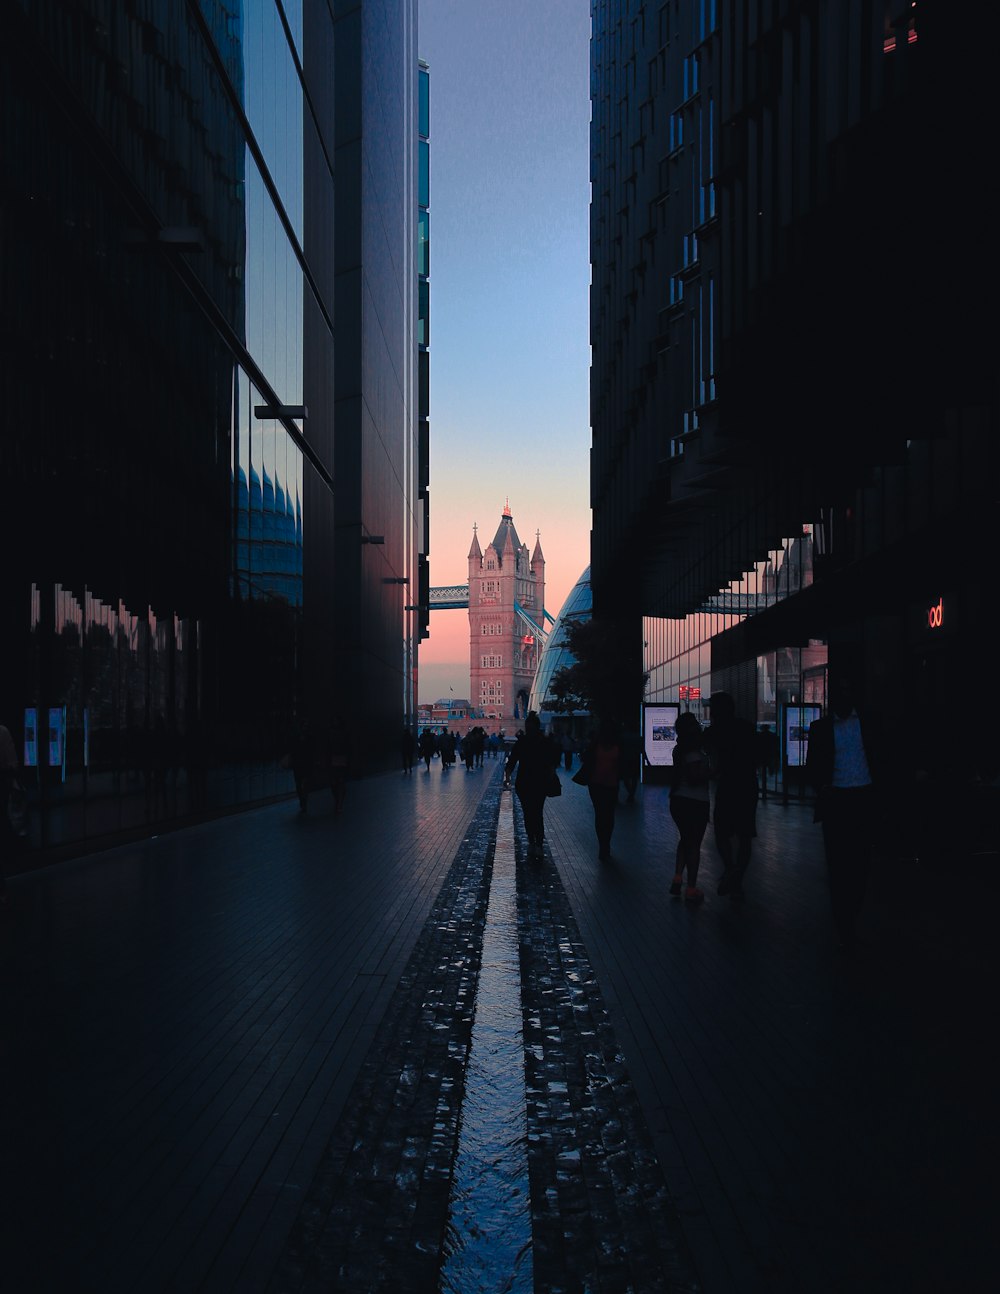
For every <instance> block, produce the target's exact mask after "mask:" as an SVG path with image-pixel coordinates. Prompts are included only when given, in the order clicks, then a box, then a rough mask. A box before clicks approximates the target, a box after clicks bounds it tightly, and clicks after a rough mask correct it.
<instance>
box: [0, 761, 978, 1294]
mask: <svg viewBox="0 0 1000 1294" xmlns="http://www.w3.org/2000/svg"><path fill="white" fill-rule="evenodd" d="M496 771H497V770H496V766H492V765H491V763H490V761H487V763H486V768H485V769H484V770H483V772H479V773H473V774H468V773H466V772H465V771H464V770H463V769H461V768H458V769H455V770H453V771H451V772H449V773H447V774H443V773H442V771H441V769H440V766H439V764H438V763H437V762H435V763H434V764H433V765H432V771H431V772H430V773H429V774H427V773H424V772H423V771H422V770H420V771H418V772H416V773H414V775H413V777H412V778H404V777H402V776H401V775H400V776H397V777H384V778H379V779H373V780H371V781H368V782H361V783H352V785H351V787H350V794H349V798H348V801H347V804H346V806H345V809H344V813H343V815H342V817H341V818H340V819H339V820H336V821H335V820H334V819H333V816H332V812H331V806H330V805H329V803H324V802H323V801H321V800H320V799H319V798H318V797H317V798H316V799H315V800H314V802H313V803H311V805H310V812H309V815H308V816H307V817H305V818H300V817H299V815H298V813H297V809H296V807H295V806H294V803H292V802H290V803H283V804H278V805H272V806H269V807H267V808H263V809H259V810H254V811H251V812H248V813H245V814H240V815H238V816H235V817H231V818H227V819H224V820H220V821H218V822H214V823H208V824H205V825H202V826H199V827H196V828H192V829H188V830H185V831H181V832H177V833H174V834H171V835H165V836H162V837H160V838H159V839H155V840H151V841H148V842H144V843H142V844H138V845H129V846H123V847H121V848H119V849H116V850H111V851H108V852H106V853H104V854H101V855H95V856H92V857H89V858H86V859H82V860H78V861H76V862H70V863H63V864H60V865H58V866H56V867H51V868H47V869H44V870H41V871H37V872H34V873H28V874H25V875H22V876H19V877H15V878H12V879H11V881H10V900H9V902H8V904H7V905H6V909H5V910H4V911H3V912H2V914H0V941H2V954H0V965H2V973H3V982H4V987H3V995H2V1002H0V1012H2V1041H3V1050H2V1054H0V1065H2V1075H3V1088H2V1090H3V1101H2V1106H0V1138H2V1142H0V1144H2V1146H3V1164H4V1168H3V1174H2V1177H3V1182H4V1200H3V1202H2V1205H0V1226H2V1228H3V1240H4V1248H3V1269H2V1270H3V1273H4V1276H3V1280H4V1289H5V1290H11V1291H18V1292H20V1291H48V1290H60V1291H62V1290H66V1291H90V1290H94V1291H98V1290H99V1291H102V1292H104V1291H106V1292H108V1294H110V1292H112V1291H118V1290H121V1291H126V1290H127V1291H133V1290H142V1291H144V1292H145V1291H157V1290H163V1291H168V1290H169V1291H174V1290H176V1291H181V1290H184V1291H187V1290H206V1291H215V1290H219V1291H223V1290H227V1291H228V1290H233V1291H240V1292H242V1291H255V1290H265V1289H270V1290H272V1291H273V1290H284V1289H289V1290H291V1289H317V1290H318V1289H345V1290H357V1289H377V1288H385V1289H396V1290H404V1289H435V1288H436V1284H437V1263H438V1247H439V1245H440V1233H441V1229H442V1226H443V1225H444V1223H445V1222H446V1199H447V1183H448V1174H449V1171H450V1155H451V1151H452V1147H453V1145H454V1137H455V1132H456V1126H457V1120H458V1108H459V1099H460V1092H461V1085H462V1067H463V1058H464V1049H465V1047H466V1045H467V1037H468V1030H469V1022H470V1019H471V1009H472V1003H473V1001H474V984H475V976H476V973H477V967H478V956H479V950H480V947H481V933H482V923H483V920H484V915H485V902H486V894H487V893H488V886H489V875H490V870H491V866H492V853H491V850H492V848H493V842H494V840H495V829H496V821H497V814H498V813H500V812H508V813H509V812H510V805H511V797H510V796H507V795H501V794H500V792H499V788H498V785H497V778H496ZM563 779H564V793H563V795H562V796H561V797H559V798H558V799H556V800H551V801H549V802H548V804H547V808H546V823H547V837H548V850H549V856H548V857H547V859H546V861H545V863H543V864H542V865H540V866H536V865H533V864H529V863H527V862H526V860H525V859H524V858H523V856H519V863H518V866H519V875H518V890H519V897H518V902H519V928H520V930H521V934H522V939H521V959H522V993H523V994H524V1012H523V1014H524V1020H525V1043H526V1058H527V1062H526V1078H527V1087H528V1093H527V1096H528V1112H529V1175H530V1178H531V1202H532V1222H533V1248H534V1250H535V1255H534V1258H535V1288H536V1289H538V1290H553V1291H555V1290H556V1289H565V1290H567V1291H572V1290H580V1291H583V1290H584V1289H593V1290H598V1289H600V1290H626V1289H633V1290H635V1291H637V1292H640V1291H642V1290H644V1289H649V1290H654V1289H661V1288H666V1289H671V1288H673V1289H682V1288H684V1289H690V1288H700V1289H702V1290H704V1291H706V1292H707V1294H729V1292H730V1291H738V1292H740V1294H742V1291H751V1290H761V1291H765V1290H767V1291H770V1290H775V1291H790V1292H791V1291H814V1290H815V1291H831V1292H832V1291H840V1290H843V1291H854V1290H859V1291H882V1290H885V1291H894V1290H907V1291H911V1290H912V1291H920V1290H927V1291H930V1290H935V1291H937V1290H942V1289H948V1290H978V1289H987V1288H990V1289H992V1288H994V1286H995V1273H996V1270H997V1257H998V1252H997V1241H996V1227H995V1223H994V1215H995V1208H994V1199H995V1191H994V1190H993V1188H992V1171H993V1163H994V1160H995V1152H996V1149H997V1146H996V1116H995V1112H994V1106H995V1102H996V1098H995V1093H994V1087H995V1081H994V1070H995V1065H994V1061H993V1051H994V1044H993V1036H992V1035H993V1032H994V1020H995V1015H996V1013H995V1010H993V1009H991V1008H992V1003H993V995H994V986H995V985H996V983H997V977H996V969H997V968H996V941H995V939H994V936H993V930H992V927H993V922H994V913H995V911H996V906H995V901H996V897H997V868H998V860H997V859H996V857H992V858H983V859H979V860H975V859H974V860H965V861H964V862H962V863H961V864H959V863H955V864H954V865H953V866H951V867H948V866H944V867H941V866H938V867H936V868H935V869H934V870H933V871H932V870H930V869H929V868H927V867H926V866H922V865H917V864H912V863H911V864H906V863H903V862H898V861H897V862H888V861H884V862H883V863H882V865H881V866H880V868H879V870H878V872H877V874H876V877H875V884H874V886H873V893H872V895H871V901H870V903H869V906H868V910H867V912H866V916H865V929H864V931H863V933H865V934H866V936H867V938H868V947H867V948H863V949H862V950H860V951H859V953H858V954H857V955H856V956H854V957H853V958H852V959H850V960H845V959H844V957H843V955H842V954H839V953H838V952H837V951H836V949H835V947H834V944H833V940H832V935H831V931H830V928H829V919H828V911H827V906H826V896H825V892H824V882H823V872H822V862H821V856H820V842H819V832H818V829H817V828H814V827H813V826H812V825H811V822H810V820H809V819H810V815H809V813H808V810H807V809H806V808H804V807H802V806H798V805H791V806H788V807H782V806H781V805H780V803H779V804H775V803H773V802H769V803H768V804H766V805H762V806H761V809H760V814H759V827H760V837H759V839H758V841H757V842H756V844H755V856H754V862H753V864H752V872H751V876H750V880H749V884H748V900H747V902H746V903H745V904H743V905H742V906H736V905H734V904H732V903H730V902H729V901H728V900H722V899H718V898H716V897H715V895H714V892H713V890H714V886H711V884H707V885H706V889H707V890H708V893H709V898H708V900H707V902H706V903H705V904H704V905H703V906H702V907H701V908H696V909H692V908H690V907H688V906H686V905H684V904H683V903H679V902H677V901H676V900H671V899H670V898H669V896H668V894H667V884H668V882H669V875H670V871H671V870H672V867H671V864H672V859H673V852H674V844H675V840H676V837H675V833H674V829H673V825H672V823H671V821H670V819H669V814H668V811H667V801H666V795H665V793H664V792H663V791H662V790H661V789H660V788H644V789H643V790H640V793H639V800H638V801H637V803H635V804H633V805H624V804H623V805H622V806H621V808H620V809H619V813H618V822H617V825H616V832H615V838H614V855H615V861H614V862H612V863H611V864H607V865H602V864H599V863H598V862H597V859H596V840H595V838H594V836H593V825H592V814H591V810H590V804H589V799H588V797H587V795H586V793H585V792H584V791H582V790H581V789H580V788H577V787H575V786H573V785H572V784H571V783H570V782H569V780H568V778H567V777H566V776H565V774H563ZM710 837H711V833H709V838H708V839H707V840H706V846H705V850H704V853H703V857H704V859H705V875H706V881H708V882H711V880H713V879H714V878H715V876H716V875H717V866H716V863H715V860H714V859H713V858H712V850H711V838H710ZM522 846H523V838H522V839H521V844H519V846H518V848H519V853H520V854H521V855H523V848H522ZM359 1130H360V1131H361V1132H362V1133H363V1135H359ZM560 1138H561V1140H560ZM387 1184H391V1189H390V1190H389V1193H388V1194H386V1190H387ZM616 1184H617V1185H616ZM616 1190H617V1192H618V1193H617V1195H616ZM636 1201H642V1206H641V1207H636ZM338 1228H339V1230H338ZM374 1235H377V1237H378V1238H377V1240H376V1241H375V1242H374V1243H372V1242H371V1239H370V1238H371V1237H372V1236H374ZM338 1246H339V1248H338ZM587 1255H591V1257H587ZM595 1255H596V1257H593V1256H595ZM470 1294H471V1292H470Z"/></svg>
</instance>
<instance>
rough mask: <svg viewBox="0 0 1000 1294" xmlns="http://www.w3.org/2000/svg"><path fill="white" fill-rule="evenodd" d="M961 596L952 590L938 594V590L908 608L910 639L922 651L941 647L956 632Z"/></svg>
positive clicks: (912, 603) (959, 615)
mask: <svg viewBox="0 0 1000 1294" xmlns="http://www.w3.org/2000/svg"><path fill="white" fill-rule="evenodd" d="M960 602H961V598H960V595H959V594H958V593H957V592H956V591H955V590H954V589H950V590H948V589H946V590H945V591H944V592H943V593H939V592H938V591H937V589H934V590H933V592H930V593H928V594H927V595H925V597H924V598H923V599H921V601H919V602H911V603H910V605H909V607H908V608H907V622H908V626H909V638H910V642H911V643H912V644H913V646H915V647H919V648H920V649H921V650H924V651H926V650H928V649H930V648H934V647H939V646H942V647H943V646H944V645H945V644H946V643H948V642H949V641H950V640H951V639H953V638H954V637H955V636H956V634H957V633H958V631H959V620H960V619H961V614H962V608H961V606H960Z"/></svg>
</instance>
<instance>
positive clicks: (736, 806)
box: [705, 692, 757, 901]
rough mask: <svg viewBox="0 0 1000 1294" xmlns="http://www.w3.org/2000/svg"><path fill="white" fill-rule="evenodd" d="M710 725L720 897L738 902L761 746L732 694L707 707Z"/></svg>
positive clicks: (752, 832) (753, 829)
mask: <svg viewBox="0 0 1000 1294" xmlns="http://www.w3.org/2000/svg"><path fill="white" fill-rule="evenodd" d="M709 713H710V714H711V716H712V722H711V723H710V724H709V727H708V730H707V731H706V733H705V750H706V751H707V753H708V757H709V761H710V763H711V767H712V780H713V782H714V783H715V804H714V806H713V811H712V823H713V826H714V828H715V847H716V849H717V850H718V851H719V857H720V858H721V859H722V865H723V869H724V870H723V873H722V876H721V878H720V880H719V884H718V887H717V891H716V892H717V893H719V894H728V895H730V896H731V897H732V898H733V899H735V900H737V901H738V900H740V899H742V898H743V897H744V893H743V882H744V879H745V877H746V873H747V868H748V867H749V865H750V851H751V848H752V843H753V839H754V837H755V836H756V835H757V741H756V733H755V732H754V728H753V724H751V723H749V722H748V721H747V720H746V719H741V718H739V716H738V715H737V713H736V703H735V702H734V701H733V698H732V697H731V696H730V695H729V693H728V692H715V693H713V695H712V698H711V700H710V701H709Z"/></svg>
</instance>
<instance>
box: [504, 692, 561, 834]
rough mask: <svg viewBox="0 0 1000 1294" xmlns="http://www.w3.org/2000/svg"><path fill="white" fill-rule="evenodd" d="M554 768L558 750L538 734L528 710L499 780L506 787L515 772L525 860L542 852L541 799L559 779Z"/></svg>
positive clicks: (538, 727) (536, 720) (538, 722)
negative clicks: (501, 780) (502, 781)
mask: <svg viewBox="0 0 1000 1294" xmlns="http://www.w3.org/2000/svg"><path fill="white" fill-rule="evenodd" d="M558 765H559V747H558V746H557V745H556V743H555V742H554V741H553V740H552V739H551V737H547V736H546V735H545V733H544V732H543V731H542V724H541V720H540V719H539V717H538V715H537V714H536V713H535V712H534V710H532V711H530V712H529V714H528V717H527V719H525V721H524V732H523V733H519V734H518V738H517V741H516V742H515V743H514V749H513V750H512V751H511V752H510V755H509V756H508V758H507V764H506V767H505V768H504V779H503V780H504V785H505V786H509V785H510V779H511V774H512V773H514V771H515V770H516V771H517V777H516V779H515V781H514V794H515V795H516V796H517V798H518V799H519V800H520V802H521V812H522V813H523V815H524V829H525V831H526V832H527V835H528V857H529V858H541V856H542V854H543V851H544V847H545V797H546V796H547V795H549V794H551V791H552V779H553V778H555V780H556V781H557V782H558V780H559V774H558V773H557V772H556V768H557V767H558Z"/></svg>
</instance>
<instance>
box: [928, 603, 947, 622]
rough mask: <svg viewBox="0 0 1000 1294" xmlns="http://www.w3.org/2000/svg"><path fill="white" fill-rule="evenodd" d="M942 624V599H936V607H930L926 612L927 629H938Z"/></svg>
mask: <svg viewBox="0 0 1000 1294" xmlns="http://www.w3.org/2000/svg"><path fill="white" fill-rule="evenodd" d="M942 624H944V598H938V600H937V606H933V607H930V608H929V609H928V611H927V628H928V629H940V628H941V626H942Z"/></svg>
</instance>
